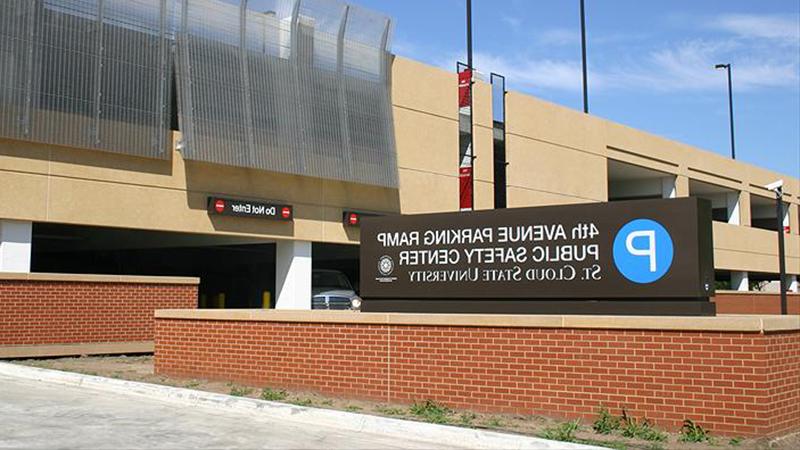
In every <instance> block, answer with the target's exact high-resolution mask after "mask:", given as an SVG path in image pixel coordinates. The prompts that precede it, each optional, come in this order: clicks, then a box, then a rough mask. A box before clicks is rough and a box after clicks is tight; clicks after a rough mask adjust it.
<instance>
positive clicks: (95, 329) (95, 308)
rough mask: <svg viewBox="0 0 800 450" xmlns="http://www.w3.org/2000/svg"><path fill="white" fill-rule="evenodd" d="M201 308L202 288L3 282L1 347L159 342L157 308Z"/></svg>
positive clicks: (0, 320) (193, 286)
mask: <svg viewBox="0 0 800 450" xmlns="http://www.w3.org/2000/svg"><path fill="white" fill-rule="evenodd" d="M65 278H66V276H65ZM196 306H197V285H196V284H194V285H193V284H157V283H156V284H149V283H126V282H73V281H40V280H24V279H18V280H8V279H0V347H2V346H42V345H54V344H86V343H100V342H141V341H153V338H154V336H153V324H154V317H153V316H154V313H155V310H156V309H164V308H196Z"/></svg>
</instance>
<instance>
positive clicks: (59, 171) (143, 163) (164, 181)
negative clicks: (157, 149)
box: [50, 146, 186, 189]
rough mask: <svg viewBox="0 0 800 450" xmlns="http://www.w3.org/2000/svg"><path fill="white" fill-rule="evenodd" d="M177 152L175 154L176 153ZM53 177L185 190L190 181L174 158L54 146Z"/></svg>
mask: <svg viewBox="0 0 800 450" xmlns="http://www.w3.org/2000/svg"><path fill="white" fill-rule="evenodd" d="M173 155H174V153H173ZM50 158H51V163H50V174H51V175H52V176H60V177H70V178H82V179H87V180H100V181H110V182H115V183H125V184H137V185H142V186H159V187H166V188H172V189H183V188H184V186H185V184H186V180H185V179H184V177H183V176H182V173H180V172H179V173H175V172H174V171H173V161H172V159H171V158H170V159H167V160H160V159H151V158H139V157H135V156H128V155H121V154H116V153H110V152H103V151H99V150H84V149H79V148H67V147H56V146H53V147H52V152H51V154H50Z"/></svg>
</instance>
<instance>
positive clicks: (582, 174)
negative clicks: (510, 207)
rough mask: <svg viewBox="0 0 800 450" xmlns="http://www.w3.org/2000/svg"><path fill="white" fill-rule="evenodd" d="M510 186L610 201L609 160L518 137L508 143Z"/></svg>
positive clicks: (512, 138) (589, 199)
mask: <svg viewBox="0 0 800 450" xmlns="http://www.w3.org/2000/svg"><path fill="white" fill-rule="evenodd" d="M506 159H507V160H508V163H509V165H508V172H507V174H508V185H509V186H514V187H518V188H522V189H532V190H537V191H543V192H549V193H552V194H559V195H561V196H565V197H577V198H580V199H582V200H583V201H584V202H587V201H605V200H606V199H607V198H608V183H607V171H608V166H607V164H606V158H604V157H602V156H598V155H593V154H589V153H585V152H581V151H576V150H570V149H568V148H564V147H559V146H556V145H551V144H547V143H544V142H540V141H535V140H532V139H527V138H523V137H520V136H516V135H508V136H507V141H506Z"/></svg>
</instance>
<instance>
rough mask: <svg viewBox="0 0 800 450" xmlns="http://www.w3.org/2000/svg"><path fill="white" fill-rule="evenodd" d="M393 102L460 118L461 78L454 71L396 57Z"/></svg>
mask: <svg viewBox="0 0 800 450" xmlns="http://www.w3.org/2000/svg"><path fill="white" fill-rule="evenodd" d="M392 103H393V104H394V105H396V106H402V107H405V108H409V109H414V110H417V111H424V112H427V113H429V114H434V115H439V116H442V117H447V118H450V119H453V120H458V77H457V75H456V73H455V71H453V72H448V71H446V70H443V69H439V68H436V67H431V66H429V65H426V64H423V63H421V62H417V61H412V60H410V59H406V58H402V57H395V58H394V62H393V64H392Z"/></svg>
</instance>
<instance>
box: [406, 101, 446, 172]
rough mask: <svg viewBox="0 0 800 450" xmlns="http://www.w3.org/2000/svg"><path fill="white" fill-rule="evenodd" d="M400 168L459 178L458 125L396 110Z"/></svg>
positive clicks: (411, 111)
mask: <svg viewBox="0 0 800 450" xmlns="http://www.w3.org/2000/svg"><path fill="white" fill-rule="evenodd" d="M394 121H395V134H396V142H397V164H398V166H399V167H401V168H406V169H416V170H424V171H426V172H435V173H440V174H443V175H457V174H458V121H457V120H455V119H446V118H443V117H440V116H435V115H431V114H426V113H423V112H419V111H414V110H409V109H405V108H398V107H395V108H394Z"/></svg>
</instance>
